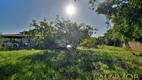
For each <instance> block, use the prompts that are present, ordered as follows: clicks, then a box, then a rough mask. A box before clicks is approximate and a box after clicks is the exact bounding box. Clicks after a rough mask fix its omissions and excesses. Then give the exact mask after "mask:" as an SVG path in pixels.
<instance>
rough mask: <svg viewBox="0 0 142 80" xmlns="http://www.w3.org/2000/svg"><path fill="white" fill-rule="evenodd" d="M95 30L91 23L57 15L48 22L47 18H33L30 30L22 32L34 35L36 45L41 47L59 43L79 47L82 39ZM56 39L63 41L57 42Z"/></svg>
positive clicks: (53, 45)
mask: <svg viewBox="0 0 142 80" xmlns="http://www.w3.org/2000/svg"><path fill="white" fill-rule="evenodd" d="M95 30H96V29H94V28H92V27H91V26H89V25H86V24H77V23H76V22H71V21H70V20H65V19H60V18H59V16H57V18H56V20H55V21H54V22H53V21H52V22H47V20H46V19H45V18H44V20H43V21H40V22H37V21H36V20H33V21H32V23H31V24H30V30H29V31H23V32H21V33H22V34H24V35H27V36H29V37H31V36H32V37H34V40H36V45H37V46H38V47H41V48H49V47H55V46H58V45H59V44H66V45H67V44H70V45H72V46H74V47H77V45H78V44H80V42H81V41H82V40H84V39H85V38H88V37H90V36H91V35H92V34H93V33H94V31H95ZM56 41H60V42H62V43H56Z"/></svg>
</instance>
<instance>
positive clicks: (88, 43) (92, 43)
mask: <svg viewBox="0 0 142 80" xmlns="http://www.w3.org/2000/svg"><path fill="white" fill-rule="evenodd" d="M80 46H84V47H88V48H91V47H97V39H96V38H93V37H88V38H86V39H85V40H83V41H82V42H81V43H80Z"/></svg>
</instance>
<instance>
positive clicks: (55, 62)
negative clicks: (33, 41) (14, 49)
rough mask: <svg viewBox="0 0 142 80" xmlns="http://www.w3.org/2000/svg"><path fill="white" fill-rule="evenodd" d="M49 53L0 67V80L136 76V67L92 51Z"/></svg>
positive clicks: (89, 78)
mask: <svg viewBox="0 0 142 80" xmlns="http://www.w3.org/2000/svg"><path fill="white" fill-rule="evenodd" d="M72 55H73V56H71V55H69V54H68V51H66V50H49V51H44V52H43V53H35V54H34V55H31V56H26V57H21V58H19V59H18V60H17V61H15V62H10V63H6V64H4V65H1V66H0V80H7V79H14V80H71V79H72V80H73V79H75V80H76V79H80V80H82V79H84V80H87V79H88V80H92V79H93V75H94V74H98V73H99V74H107V73H114V74H118V75H122V73H124V74H127V73H130V74H139V75H140V76H141V77H142V73H138V72H139V68H138V67H136V66H132V65H131V64H129V62H127V61H125V60H124V59H122V58H121V57H117V56H112V55H110V54H105V53H104V54H99V53H95V52H94V51H91V50H76V51H74V52H73V53H72Z"/></svg>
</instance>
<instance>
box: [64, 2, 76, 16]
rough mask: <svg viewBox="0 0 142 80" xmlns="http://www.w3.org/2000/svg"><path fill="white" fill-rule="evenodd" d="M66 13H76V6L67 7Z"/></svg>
mask: <svg viewBox="0 0 142 80" xmlns="http://www.w3.org/2000/svg"><path fill="white" fill-rule="evenodd" d="M66 13H67V14H69V15H70V16H71V15H73V14H75V7H74V6H73V5H71V4H70V5H68V6H67V7H66Z"/></svg>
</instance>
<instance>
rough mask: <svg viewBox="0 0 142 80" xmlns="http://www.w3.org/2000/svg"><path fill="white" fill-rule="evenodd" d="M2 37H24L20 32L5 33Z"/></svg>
mask: <svg viewBox="0 0 142 80" xmlns="http://www.w3.org/2000/svg"><path fill="white" fill-rule="evenodd" d="M3 37H4V38H23V37H25V36H24V35H22V34H5V35H3Z"/></svg>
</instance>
